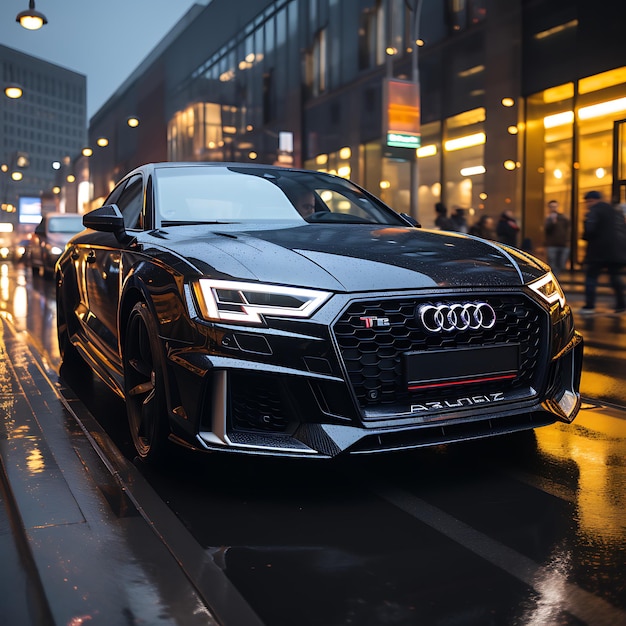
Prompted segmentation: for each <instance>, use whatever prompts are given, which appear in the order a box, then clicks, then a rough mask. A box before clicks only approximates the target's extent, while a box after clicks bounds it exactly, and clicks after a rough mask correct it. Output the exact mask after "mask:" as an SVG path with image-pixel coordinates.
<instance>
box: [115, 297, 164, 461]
mask: <svg viewBox="0 0 626 626" xmlns="http://www.w3.org/2000/svg"><path fill="white" fill-rule="evenodd" d="M123 362H124V397H125V399H126V413H127V415H128V426H129V429H130V434H131V437H132V439H133V444H134V446H135V450H136V451H137V454H138V455H139V458H141V459H142V460H144V461H147V462H151V463H159V462H161V461H163V459H164V458H165V456H166V455H167V450H168V447H169V442H168V435H169V423H168V417H167V405H166V399H165V377H164V373H163V372H164V357H163V352H162V350H161V345H160V343H159V338H158V332H157V327H156V322H155V321H154V319H153V318H152V316H151V315H150V312H149V311H148V307H147V306H146V304H145V303H144V302H138V303H137V304H136V305H135V306H134V307H133V309H132V311H131V312H130V315H129V317H128V323H127V325H126V338H125V341H124V353H123Z"/></svg>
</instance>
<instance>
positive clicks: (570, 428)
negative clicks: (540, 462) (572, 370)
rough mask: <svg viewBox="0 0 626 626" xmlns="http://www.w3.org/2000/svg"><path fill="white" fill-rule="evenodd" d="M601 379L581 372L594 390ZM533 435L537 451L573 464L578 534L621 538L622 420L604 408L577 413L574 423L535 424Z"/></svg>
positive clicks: (625, 498)
mask: <svg viewBox="0 0 626 626" xmlns="http://www.w3.org/2000/svg"><path fill="white" fill-rule="evenodd" d="M605 378H606V377H604V376H598V377H597V380H595V377H594V376H593V375H591V376H587V377H586V380H585V383H586V388H587V389H589V388H597V385H598V384H603V383H602V380H603V379H605ZM590 379H592V380H591V381H590ZM590 382H591V387H589V383H590ZM602 388H603V389H605V387H602ZM536 435H537V444H538V446H539V448H540V449H541V451H542V452H544V453H545V454H547V455H549V456H552V457H556V458H557V459H559V460H561V461H562V460H571V461H574V462H575V463H576V464H577V466H578V473H577V476H578V489H577V490H576V492H575V497H576V499H575V502H576V505H577V507H578V523H579V527H580V530H581V532H583V533H587V534H589V535H590V536H592V537H594V538H595V539H596V540H597V538H599V537H604V538H606V539H612V540H615V541H619V542H621V540H622V537H623V533H624V528H623V525H624V519H623V518H624V511H625V510H626V494H625V493H624V490H623V488H622V486H623V484H624V480H626V466H624V464H623V463H622V462H621V458H622V457H621V454H622V450H623V447H624V423H623V420H621V419H619V418H617V417H613V416H611V415H610V414H607V412H606V411H601V410H591V411H581V412H580V413H579V414H578V417H577V418H576V421H575V422H574V424H572V425H567V426H566V425H562V424H557V425H555V426H552V427H547V428H539V429H537V431H536Z"/></svg>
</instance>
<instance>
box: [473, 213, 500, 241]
mask: <svg viewBox="0 0 626 626" xmlns="http://www.w3.org/2000/svg"><path fill="white" fill-rule="evenodd" d="M469 234H470V235H475V236H476V237H482V238H483V239H491V240H492V241H495V240H496V229H495V224H494V221H493V217H491V215H481V216H480V219H479V220H478V221H477V222H476V223H475V224H473V225H472V226H471V227H470V229H469Z"/></svg>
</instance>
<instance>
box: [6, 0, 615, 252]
mask: <svg viewBox="0 0 626 626" xmlns="http://www.w3.org/2000/svg"><path fill="white" fill-rule="evenodd" d="M624 23H626V4H624V3H621V4H620V3H618V4H616V5H612V7H611V15H610V16H609V17H606V16H605V15H604V14H603V13H601V12H599V11H597V7H595V6H594V5H593V4H592V3H588V2H583V1H582V0H507V2H502V1H498V0H238V1H237V10H236V11H233V3H232V1H231V0H212V2H210V3H209V4H208V5H206V6H204V5H194V6H193V7H192V9H191V10H190V11H189V13H188V14H187V15H186V16H185V17H184V18H183V19H182V20H181V21H180V22H179V23H178V24H177V25H176V26H175V27H174V28H173V29H172V31H171V32H170V33H169V34H168V35H167V36H166V37H165V38H164V40H163V41H161V42H160V44H159V45H158V46H157V47H156V48H155V49H154V50H153V51H152V52H151V54H150V55H149V56H148V57H147V58H146V59H145V60H144V62H143V63H142V64H141V65H140V66H139V67H138V68H136V69H135V70H134V71H133V72H132V74H130V76H129V78H128V79H127V80H126V81H125V82H124V83H123V84H122V85H121V86H120V87H119V89H118V90H117V91H116V92H115V93H114V94H113V95H112V96H111V98H110V99H109V100H108V101H107V102H106V103H105V104H104V105H103V106H102V107H101V108H100V110H99V111H98V112H97V113H96V114H95V115H94V116H93V117H92V119H91V120H90V123H89V129H88V141H87V143H86V146H87V147H88V148H89V150H90V151H93V153H92V154H91V156H85V157H81V156H80V155H81V152H80V149H81V148H82V147H83V146H82V145H81V144H80V142H79V143H78V146H77V151H76V152H75V153H74V155H73V156H72V158H71V162H72V163H74V164H75V165H74V167H78V169H79V170H80V171H81V172H82V174H81V176H83V177H86V180H88V181H89V183H90V185H91V187H90V192H89V199H88V200H86V201H84V200H79V201H77V203H76V204H77V207H78V209H79V210H85V209H88V208H92V207H95V206H98V205H99V204H100V203H101V202H102V201H103V200H104V198H105V197H106V195H107V193H108V192H109V190H110V189H111V188H112V186H113V185H114V184H115V182H116V181H117V180H119V178H120V177H121V176H122V175H123V174H124V173H125V172H126V171H127V170H129V169H130V168H132V167H134V166H136V165H139V164H141V163H144V162H148V161H160V160H183V161H200V160H220V161H221V160H225V161H243V162H256V163H278V164H281V165H285V166H290V165H294V166H296V167H307V168H312V169H319V170H325V171H329V172H334V173H336V174H337V175H339V176H344V177H350V178H351V179H352V180H354V181H355V182H357V183H359V184H361V185H362V186H364V187H365V188H367V189H368V190H370V191H372V192H374V193H375V194H376V195H379V196H381V197H382V198H383V199H384V200H385V201H386V202H387V203H388V204H390V205H391V206H392V207H393V208H395V209H396V210H397V211H402V212H408V213H411V214H413V215H414V216H415V217H416V218H417V219H418V220H419V221H420V222H421V223H422V224H423V225H424V226H432V225H433V223H434V218H435V211H434V205H435V203H436V202H443V203H444V204H445V205H447V206H448V207H449V208H450V209H452V208H453V207H455V206H456V207H460V208H463V209H465V213H466V215H467V216H468V221H469V223H470V224H471V223H473V222H475V221H477V220H478V219H479V217H480V216H481V215H483V214H489V215H492V216H493V217H495V218H497V217H498V216H499V215H500V213H501V212H502V211H503V210H505V209H508V208H510V209H511V210H512V211H513V212H514V214H515V215H516V217H517V219H518V221H519V222H520V224H521V226H522V237H523V238H527V239H529V240H530V241H531V242H532V243H533V244H534V248H535V250H536V251H539V252H540V251H541V245H542V243H543V233H542V228H543V223H544V216H545V207H546V204H547V202H548V200H551V199H556V200H558V201H559V203H560V205H561V206H562V207H563V208H564V211H565V213H566V214H568V215H569V216H570V217H571V219H572V222H573V224H574V228H573V233H572V249H573V257H574V259H575V260H576V261H578V260H579V259H580V256H581V253H582V249H583V246H582V243H581V242H580V240H579V238H580V232H581V224H582V219H583V207H582V202H581V198H582V196H583V195H584V193H585V192H586V191H588V190H590V189H598V190H600V191H602V192H603V193H604V194H605V196H606V197H607V198H613V200H614V201H616V202H624V200H625V199H626V191H625V190H626V166H625V165H624V156H625V155H626V149H625V148H624V145H625V144H624V139H623V132H624V130H623V128H624V126H623V124H624V121H625V120H626V46H624V45H623V34H622V32H621V29H622V25H623V24H624ZM14 104H17V103H15V102H14V103H11V106H12V105H14ZM5 106H6V103H5ZM87 154H90V152H87ZM522 237H521V238H520V242H519V243H521V240H522Z"/></svg>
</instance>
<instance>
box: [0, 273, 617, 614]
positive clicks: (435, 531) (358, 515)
mask: <svg viewBox="0 0 626 626" xmlns="http://www.w3.org/2000/svg"><path fill="white" fill-rule="evenodd" d="M0 270H1V272H2V273H0V306H2V308H3V310H4V312H5V314H7V315H11V316H12V319H13V322H14V323H15V324H16V326H17V327H18V329H20V330H23V331H25V332H28V333H29V334H30V336H31V337H33V338H34V340H35V341H36V342H37V344H38V347H39V348H40V351H41V353H42V354H43V355H44V356H45V358H46V359H47V360H48V361H49V362H50V364H51V366H52V367H58V349H57V347H56V338H55V323H56V317H55V316H56V312H55V305H54V293H53V285H52V283H49V282H46V281H44V280H43V279H41V278H37V279H32V278H31V277H30V274H29V273H27V272H25V271H24V270H23V268H21V267H19V266H18V267H17V268H13V267H12V266H10V265H0ZM571 302H572V306H573V308H577V306H578V305H579V304H580V302H579V301H578V300H577V296H574V297H572V299H571ZM607 309H608V306H607ZM579 329H580V330H581V331H582V332H583V335H584V337H585V341H586V357H585V371H584V374H583V381H582V391H583V394H584V395H585V396H586V397H587V398H588V399H589V401H588V402H586V404H585V406H584V408H583V410H582V411H581V413H580V414H579V416H578V418H577V419H576V421H575V422H574V424H572V425H570V426H566V425H554V426H550V427H547V428H543V429H539V430H537V431H536V432H535V433H530V434H526V435H521V436H520V435H516V436H514V437H503V438H499V439H497V440H496V439H494V440H491V441H484V442H479V443H469V444H458V445H451V446H441V447H438V448H435V449H429V450H422V451H417V452H413V453H410V454H401V455H394V456H387V457H379V458H376V459H357V460H352V459H350V460H345V461H340V462H337V463H335V462H333V463H319V462H317V463H316V462H303V461H284V460H281V461H270V460H263V459H261V460H255V459H242V458H235V457H218V456H211V457H206V456H201V455H191V454H189V453H187V452H185V451H182V450H180V451H177V452H176V453H175V455H174V458H173V460H172V462H171V463H170V465H169V466H168V468H167V470H156V469H152V468H147V467H144V466H143V465H141V464H138V467H139V468H140V470H141V471H142V473H143V474H144V476H145V477H146V478H147V479H148V480H149V481H150V483H151V485H152V486H153V488H154V489H155V490H156V491H157V492H158V493H159V495H160V496H161V498H162V499H163V500H164V501H165V502H166V503H167V504H168V505H169V507H170V508H171V509H172V510H173V511H174V512H175V513H176V515H177V516H178V517H179V518H180V519H181V520H182V521H183V523H184V524H185V526H186V527H187V528H188V529H189V530H190V532H191V533H192V535H193V536H194V538H195V540H196V541H197V543H198V549H199V550H204V551H206V552H207V553H208V554H211V555H212V557H213V559H214V561H215V563H217V564H218V565H219V566H220V567H221V568H222V569H223V571H224V572H225V573H226V575H227V576H228V578H229V579H230V580H231V581H232V583H233V584H234V585H235V586H236V587H237V589H238V590H239V592H240V593H241V595H242V596H243V597H244V598H245V600H246V601H247V603H248V604H249V605H250V607H251V608H252V610H253V611H254V612H256V614H257V615H258V616H259V618H260V620H261V622H262V623H264V624H267V625H268V626H277V625H283V624H284V625H290V626H292V625H294V624H298V625H308V624H310V625H324V626H331V625H335V624H336V625H340V624H359V625H361V624H363V625H369V624H372V625H374V624H377V625H378V624H393V625H396V624H398V625H404V624H446V625H447V624H464V625H465V624H477V625H478V624H480V625H483V624H520V625H521V624H537V625H542V626H543V625H544V624H567V625H570V624H572V625H574V624H625V623H626V571H625V570H626V568H625V567H624V563H626V541H625V539H626V521H625V519H624V514H625V512H626V489H625V487H626V461H625V459H626V412H625V411H624V410H622V408H621V407H626V390H625V389H624V387H625V386H626V385H624V381H626V358H625V357H626V352H625V351H626V318H612V317H609V316H608V315H604V314H601V315H598V316H596V317H595V318H593V319H588V320H587V319H586V320H581V321H580V323H579ZM61 375H62V377H63V379H64V380H65V381H66V382H67V384H69V385H70V386H71V387H72V388H73V389H74V390H75V391H76V393H77V394H78V395H79V396H80V397H81V400H82V401H83V402H84V404H85V405H86V406H87V408H88V409H89V411H90V412H91V413H92V414H93V415H94V416H95V417H96V418H97V419H98V420H99V421H100V423H101V424H102V425H103V426H104V427H105V429H106V430H107V432H108V433H109V435H110V436H111V437H112V438H113V440H114V441H115V442H116V444H117V445H118V447H119V448H120V449H121V450H122V452H123V453H124V454H127V455H128V456H129V457H130V458H132V450H131V446H130V440H129V437H128V433H127V432H126V428H125V424H124V422H123V419H121V417H122V416H123V415H124V407H123V406H122V403H121V402H120V401H119V400H118V399H117V398H115V397H114V396H113V394H111V393H109V392H108V391H107V390H106V389H105V388H104V387H103V386H102V385H101V384H99V383H98V382H97V381H89V382H88V383H86V382H85V378H84V376H81V375H80V373H78V372H71V371H70V372H65V371H62V372H61Z"/></svg>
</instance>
